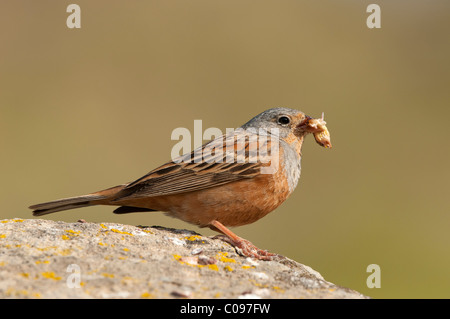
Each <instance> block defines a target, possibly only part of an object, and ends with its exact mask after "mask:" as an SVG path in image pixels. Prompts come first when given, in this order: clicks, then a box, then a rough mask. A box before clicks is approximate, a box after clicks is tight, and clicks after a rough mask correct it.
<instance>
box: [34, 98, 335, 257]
mask: <svg viewBox="0 0 450 319" xmlns="http://www.w3.org/2000/svg"><path fill="white" fill-rule="evenodd" d="M308 134H313V135H314V137H315V140H316V142H317V143H318V144H319V145H320V146H323V147H325V148H331V141H330V134H329V132H328V129H327V127H326V122H325V121H324V116H323V113H322V118H318V119H314V118H312V117H310V116H307V115H305V113H303V112H301V111H298V110H295V109H291V108H286V107H276V108H271V109H268V110H266V111H264V112H262V113H260V114H258V115H256V116H255V117H253V118H252V119H251V120H249V121H248V122H246V123H245V124H244V125H242V126H241V127H239V128H238V129H236V130H234V131H231V132H227V133H226V134H224V135H221V136H219V137H217V138H215V139H213V140H211V141H209V142H207V143H205V144H204V145H202V146H200V147H198V148H196V149H194V150H193V151H192V152H190V153H187V154H183V155H181V156H178V157H175V158H173V159H171V160H170V161H168V162H167V163H165V164H163V165H161V166H159V167H157V168H155V169H153V170H152V171H150V172H149V173H147V174H146V175H144V176H142V177H141V178H138V179H137V180H134V181H132V182H129V183H125V184H120V185H118V186H114V187H111V188H107V189H104V190H101V191H97V192H94V193H89V194H87V195H82V196H76V197H70V198H64V199H59V200H55V201H50V202H45V203H41V204H36V205H32V206H30V207H29V208H30V209H32V210H33V215H34V216H42V215H46V214H50V213H55V212H59V211H64V210H69V209H75V208H81V207H88V206H94V205H110V206H119V207H118V208H117V209H115V210H114V213H115V214H126V213H134V212H153V211H162V212H165V214H166V215H168V216H171V217H175V218H178V219H181V220H183V221H185V222H188V223H191V224H194V225H197V226H199V227H209V228H210V229H212V230H214V231H216V232H218V233H220V234H221V235H218V237H219V238H221V239H222V240H224V241H226V242H228V243H230V244H231V245H232V246H234V247H235V249H236V250H237V251H238V253H240V254H241V255H243V256H247V257H252V258H255V259H259V260H273V259H274V258H276V256H279V255H277V254H274V253H271V252H268V251H266V250H263V249H259V248H257V247H256V246H255V245H253V244H252V243H251V242H250V241H248V240H246V239H244V238H241V237H239V236H238V235H236V234H235V233H234V232H232V231H231V230H230V229H229V228H230V227H236V226H241V225H247V224H250V223H253V222H255V221H257V220H259V219H260V218H262V217H264V216H265V215H267V214H268V213H270V212H272V211H273V210H275V209H276V208H277V207H278V206H280V205H281V204H282V203H283V202H284V201H285V200H286V199H287V198H288V197H289V196H290V195H291V194H292V192H293V191H294V189H295V188H296V186H297V183H298V181H299V179H300V172H301V157H302V145H303V141H304V138H305V136H307V135H308Z"/></svg>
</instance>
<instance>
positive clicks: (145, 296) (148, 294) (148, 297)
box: [141, 292, 155, 299]
mask: <svg viewBox="0 0 450 319" xmlns="http://www.w3.org/2000/svg"><path fill="white" fill-rule="evenodd" d="M141 298H147V299H151V298H155V296H153V295H152V294H151V293H149V292H144V293H142V294H141Z"/></svg>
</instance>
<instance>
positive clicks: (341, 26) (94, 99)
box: [0, 0, 450, 298]
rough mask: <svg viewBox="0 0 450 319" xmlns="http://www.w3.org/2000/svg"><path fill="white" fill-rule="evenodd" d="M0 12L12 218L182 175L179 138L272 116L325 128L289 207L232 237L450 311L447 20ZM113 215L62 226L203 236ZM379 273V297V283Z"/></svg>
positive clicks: (94, 6) (347, 280)
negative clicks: (293, 114) (377, 278)
mask: <svg viewBox="0 0 450 319" xmlns="http://www.w3.org/2000/svg"><path fill="white" fill-rule="evenodd" d="M371 2H372V1H356V0H355V1H331V0H330V1H312V0H310V1H299V0H295V1H242V0H240V1H210V0H208V1H206V0H205V1H184V0H183V1H82V0H77V1H75V3H77V4H79V5H80V6H81V10H82V21H81V24H82V28H81V29H79V30H70V29H68V28H67V27H66V18H67V16H68V13H66V7H67V5H68V4H69V3H71V2H68V1H2V2H1V3H0V43H1V49H0V149H1V156H0V167H1V177H2V183H1V186H0V187H1V197H0V201H1V202H0V204H1V207H2V209H1V211H0V218H13V217H21V218H31V212H30V211H29V210H28V209H27V206H29V205H31V204H35V203H38V202H42V201H47V200H53V199H57V198H61V197H67V196H72V195H81V194H83V193H87V192H91V191H96V190H99V189H102V188H106V187H109V186H113V185H116V184H119V183H123V182H127V181H131V180H133V179H135V178H138V177H140V176H141V175H143V174H145V173H147V172H148V171H150V170H151V169H153V168H155V167H156V166H157V165H159V164H162V163H163V162H165V161H166V160H168V159H169V158H170V150H171V148H172V146H173V145H174V144H175V141H171V139H170V135H171V132H172V130H173V129H174V128H176V127H187V128H189V129H192V128H193V123H194V120H195V119H201V120H203V125H204V128H207V127H218V128H220V129H222V130H225V128H227V127H233V128H235V127H238V126H240V125H241V124H243V123H244V122H246V121H247V120H248V119H250V118H251V117H253V116H254V115H256V114H258V113H260V112H261V111H263V110H265V109H267V108H270V107H275V106H287V107H292V108H297V109H300V110H302V111H304V112H305V113H307V114H309V115H311V116H314V117H318V116H320V114H321V112H325V115H326V120H327V122H328V127H329V129H330V132H331V136H332V142H333V149H332V150H326V149H323V148H320V147H319V146H318V145H317V144H316V143H315V142H314V141H313V139H312V138H311V137H309V138H308V139H307V141H306V143H305V145H304V148H303V155H304V156H303V161H302V168H303V170H302V178H301V180H300V183H299V187H298V188H297V190H296V192H295V193H294V194H293V195H292V197H291V198H290V199H289V200H288V201H287V202H286V203H285V204H284V205H282V206H281V207H280V208H279V209H277V210H276V211H275V212H272V213H271V214H269V215H268V216H267V217H265V218H264V219H262V220H260V221H258V222H257V223H255V224H252V225H249V226H244V227H240V228H236V229H234V230H235V231H236V233H238V234H239V235H240V236H242V237H244V238H247V239H249V240H251V241H252V242H253V243H255V244H256V245H257V246H259V247H262V248H265V249H269V250H270V251H273V252H277V253H280V254H283V255H286V256H289V257H291V258H293V259H295V260H297V261H299V262H301V263H304V264H307V265H310V266H312V267H313V268H314V269H316V270H318V271H319V272H320V273H322V275H323V276H324V277H325V278H326V279H327V280H330V281H332V282H334V283H336V284H340V285H343V286H347V287H350V288H353V289H356V290H359V291H360V292H362V293H364V294H367V295H369V296H372V297H377V298H380V297H383V298H394V297H397V298H420V297H425V298H449V297H450V290H449V288H448V287H449V286H450V276H449V269H450V254H449V243H450V232H449V224H450V214H449V212H450V209H449V208H450V207H449V206H450V205H449V182H448V181H449V177H450V176H449V168H448V163H449V160H450V156H449V155H450V153H449V147H448V144H449V143H448V138H449V136H450V134H449V133H450V129H449V120H448V119H449V115H450V114H449V113H450V112H449V105H450V103H449V102H450V90H449V88H450V62H449V56H450V37H449V32H450V17H449V10H450V2H448V1H437V0H435V1H406V0H403V1H400V0H399V1H377V2H376V3H378V4H379V5H380V6H381V9H382V28H381V29H377V30H370V29H368V28H367V26H366V22H365V21H366V17H367V16H368V14H367V13H366V7H367V5H368V4H369V3H371ZM111 211H112V209H111V208H108V207H93V208H86V209H80V210H73V211H68V212H62V213H59V214H54V215H49V216H48V217H45V218H49V219H55V220H64V221H76V220H77V219H80V218H84V219H86V220H88V221H94V222H102V221H105V222H106V221H108V222H120V223H126V224H132V225H137V224H142V225H163V226H168V227H181V228H189V229H194V230H197V231H200V232H202V233H203V234H207V235H209V234H213V232H211V231H209V230H204V229H202V230H199V229H196V228H195V227H193V226H191V225H188V224H185V223H183V222H181V221H177V220H174V219H171V218H168V217H165V216H164V215H163V214H161V213H147V214H133V215H123V216H117V215H113V214H112V213H111ZM372 263H375V264H378V265H380V267H381V288H380V289H368V288H367V286H366V278H367V276H368V273H366V267H367V266H368V265H369V264H372Z"/></svg>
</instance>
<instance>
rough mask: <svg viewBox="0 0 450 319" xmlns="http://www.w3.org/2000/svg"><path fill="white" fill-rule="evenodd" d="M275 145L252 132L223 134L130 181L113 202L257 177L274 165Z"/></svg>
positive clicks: (188, 190)
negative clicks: (266, 168)
mask: <svg viewBox="0 0 450 319" xmlns="http://www.w3.org/2000/svg"><path fill="white" fill-rule="evenodd" d="M258 143H259V145H258ZM271 144H275V143H272V139H271V138H263V139H261V138H260V139H259V140H258V135H256V134H252V133H248V134H245V135H243V134H237V135H236V134H234V133H231V134H227V135H223V136H221V137H218V138H217V139H215V140H213V141H211V142H209V143H207V144H205V145H203V146H201V147H199V148H198V149H196V150H194V151H193V152H192V153H190V154H186V155H183V156H180V157H179V158H177V159H174V160H173V161H171V162H168V163H166V164H164V165H162V166H160V167H158V168H156V169H154V170H153V171H151V172H150V173H148V174H147V175H145V176H143V177H141V178H139V179H138V180H136V181H134V182H132V183H130V184H128V185H127V186H126V187H125V188H124V189H123V190H121V191H120V192H119V193H118V194H117V196H115V199H114V200H113V201H122V200H125V199H127V200H128V199H135V198H142V197H149V196H161V195H172V194H178V193H185V192H192V191H198V190H202V189H207V188H211V187H216V186H219V185H223V184H227V183H230V182H234V181H238V180H242V179H248V178H253V177H255V176H257V175H259V174H260V169H261V168H262V167H264V166H267V165H270V161H271V154H272V153H273V150H272V149H271ZM258 150H259V151H258ZM262 150H263V151H262Z"/></svg>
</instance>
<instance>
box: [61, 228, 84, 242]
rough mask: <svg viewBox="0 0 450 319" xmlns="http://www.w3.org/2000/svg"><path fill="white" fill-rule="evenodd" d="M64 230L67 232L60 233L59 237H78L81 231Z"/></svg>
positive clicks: (64, 238)
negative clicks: (64, 233)
mask: <svg viewBox="0 0 450 319" xmlns="http://www.w3.org/2000/svg"><path fill="white" fill-rule="evenodd" d="M65 232H66V233H67V234H66V235H62V236H61V238H62V239H63V240H69V239H71V238H73V237H78V236H79V235H80V233H81V231H75V230H72V229H66V230H65Z"/></svg>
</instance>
